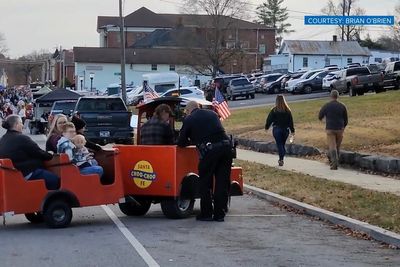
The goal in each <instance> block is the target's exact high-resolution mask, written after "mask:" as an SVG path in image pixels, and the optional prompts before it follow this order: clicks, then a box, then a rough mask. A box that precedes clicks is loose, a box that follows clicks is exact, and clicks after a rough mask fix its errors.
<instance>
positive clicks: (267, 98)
mask: <svg viewBox="0 0 400 267" xmlns="http://www.w3.org/2000/svg"><path fill="white" fill-rule="evenodd" d="M328 95H329V93H328V92H318V93H312V94H301V95H292V94H286V95H285V98H286V101H288V102H295V101H302V100H307V99H316V98H323V97H327V96H328ZM275 99H276V95H268V94H256V97H255V98H254V99H245V98H239V99H238V100H235V101H229V107H230V108H232V109H237V108H247V107H257V106H265V105H270V104H274V103H275Z"/></svg>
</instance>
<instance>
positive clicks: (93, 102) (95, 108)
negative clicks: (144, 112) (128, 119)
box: [77, 98, 126, 112]
mask: <svg viewBox="0 0 400 267" xmlns="http://www.w3.org/2000/svg"><path fill="white" fill-rule="evenodd" d="M77 111H79V112H103V111H126V108H125V105H124V103H123V102H122V99H120V98H109V99H108V98H102V99H97V98H84V99H81V100H80V101H79V104H78V106H77Z"/></svg>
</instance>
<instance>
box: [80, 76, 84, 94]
mask: <svg viewBox="0 0 400 267" xmlns="http://www.w3.org/2000/svg"><path fill="white" fill-rule="evenodd" d="M79 81H80V82H81V91H83V77H82V76H79Z"/></svg>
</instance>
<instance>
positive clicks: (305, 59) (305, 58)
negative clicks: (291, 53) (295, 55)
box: [303, 57, 308, 68]
mask: <svg viewBox="0 0 400 267" xmlns="http://www.w3.org/2000/svg"><path fill="white" fill-rule="evenodd" d="M303 68H308V57H303Z"/></svg>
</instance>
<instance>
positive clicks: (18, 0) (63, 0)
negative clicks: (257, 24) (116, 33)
mask: <svg viewBox="0 0 400 267" xmlns="http://www.w3.org/2000/svg"><path fill="white" fill-rule="evenodd" d="M181 2H182V1H180V0H142V1H140V0H125V8H124V14H125V15H127V14H130V13H131V12H133V11H135V10H136V9H138V8H140V7H142V6H145V7H147V8H149V9H151V10H152V11H154V12H156V13H179V12H180V10H181ZM262 2H263V1H262V0H251V1H250V2H249V9H250V10H249V12H248V13H249V20H253V19H255V13H254V12H253V10H255V8H256V6H257V5H258V4H261V3H262ZM284 3H285V6H286V7H287V8H288V9H289V10H290V13H289V15H290V20H289V22H290V23H292V25H293V27H292V28H293V29H294V30H296V32H295V33H292V34H290V36H287V39H313V40H327V39H331V38H332V37H331V36H332V35H333V34H335V27H333V26H305V25H304V22H303V21H304V20H303V16H304V15H305V14H303V13H301V12H310V13H313V14H316V15H318V14H320V13H321V12H320V11H321V8H322V7H323V6H324V5H325V3H326V1H325V0H285V2H284ZM378 3H379V4H378ZM397 3H400V0H358V5H359V6H361V7H363V8H364V9H365V10H366V15H392V14H393V10H394V6H395V5H396V4H397ZM0 12H1V14H0V32H1V33H3V34H4V36H5V38H6V44H7V47H8V49H9V51H8V55H9V56H10V57H13V58H15V57H18V56H22V55H24V54H27V53H30V52H31V51H33V50H40V49H46V50H48V51H54V49H55V47H57V46H60V45H61V46H62V47H64V48H72V47H73V46H98V45H99V37H98V33H97V32H96V23H97V16H118V0H14V1H13V0H0ZM367 29H368V31H369V32H370V34H371V36H373V37H374V36H378V35H380V34H383V33H384V32H385V28H384V27H381V26H373V27H368V28H367Z"/></svg>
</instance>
